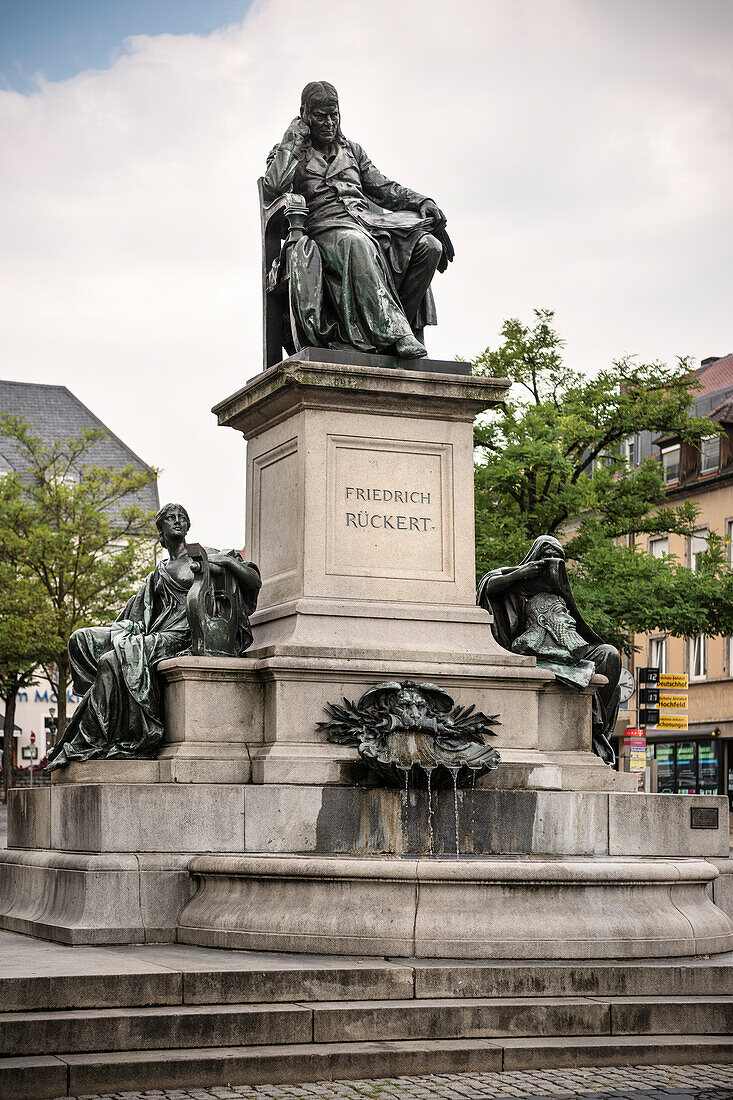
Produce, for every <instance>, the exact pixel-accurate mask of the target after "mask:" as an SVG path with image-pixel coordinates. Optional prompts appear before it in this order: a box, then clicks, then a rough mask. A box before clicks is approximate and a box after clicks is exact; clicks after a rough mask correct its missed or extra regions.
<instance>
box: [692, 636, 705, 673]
mask: <svg viewBox="0 0 733 1100" xmlns="http://www.w3.org/2000/svg"><path fill="white" fill-rule="evenodd" d="M707 666H708V640H707V637H706V636H705V635H704V634H698V635H696V637H694V638H691V639H690V679H691V680H704V679H705V677H706V675H707V670H708V668H707Z"/></svg>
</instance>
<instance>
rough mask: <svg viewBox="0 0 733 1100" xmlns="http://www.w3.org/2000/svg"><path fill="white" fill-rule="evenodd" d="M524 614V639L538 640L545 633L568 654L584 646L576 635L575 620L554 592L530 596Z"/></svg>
mask: <svg viewBox="0 0 733 1100" xmlns="http://www.w3.org/2000/svg"><path fill="white" fill-rule="evenodd" d="M524 613H525V619H526V625H525V632H524V635H523V637H524V638H526V639H527V638H528V636H530V637H531V636H536V637H537V638H538V640H539V638H540V637H541V636H542V632H543V631H547V633H548V634H550V635H552V637H553V638H554V640H555V642H556V643H557V644H558V645H559V646H560V647H561V648H562V649H565V650H567V651H568V653H574V652H575V650H577V649H579V648H580V647H581V646H584V645H585V644H586V642H585V639H584V638H583V637H582V636H581V635H580V634H579V633H578V630H577V627H576V623H575V619H574V618H573V616H572V615H571V614H570V612H569V611H568V606H567V604H566V603H565V600H564V599H563V598H562V597H561V596H557V595H555V593H554V592H540V593H539V594H538V595H537V596H531V597H530V598H529V599H528V600H527V604H526V607H525V610H524Z"/></svg>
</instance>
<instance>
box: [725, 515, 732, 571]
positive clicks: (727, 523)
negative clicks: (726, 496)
mask: <svg viewBox="0 0 733 1100" xmlns="http://www.w3.org/2000/svg"><path fill="white" fill-rule="evenodd" d="M725 542H726V556H727V558H728V568H729V569H733V519H727V520H726V521H725Z"/></svg>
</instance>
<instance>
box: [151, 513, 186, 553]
mask: <svg viewBox="0 0 733 1100" xmlns="http://www.w3.org/2000/svg"><path fill="white" fill-rule="evenodd" d="M155 526H156V527H157V528H158V535H159V536H160V545H161V546H166V545H167V543H166V539H168V538H174V539H175V538H180V537H181V536H183V538H184V539H185V537H186V535H187V534H188V531H189V528H190V527H191V520H190V519H189V517H188V512H187V511H186V509H185V508H184V507H183V505H182V504H164V505H163V507H162V508H161V509H160V511H159V512H158V513H157V514H156V516H155Z"/></svg>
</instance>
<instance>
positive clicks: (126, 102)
mask: <svg viewBox="0 0 733 1100" xmlns="http://www.w3.org/2000/svg"><path fill="white" fill-rule="evenodd" d="M51 9H52V10H53V12H54V19H53V20H52V21H51V22H50V23H49V21H48V19H47V18H46V14H47V13H48V12H49V11H50V10H51ZM123 15H124V16H125V18H122V16H123ZM232 20H233V21H232ZM212 27H214V28H215V29H213V30H212ZM4 30H5V31H8V32H12V33H8V34H5V35H4V34H3V31H4ZM133 31H134V32H139V31H145V32H146V33H145V34H140V33H136V34H135V35H134V36H133V37H127V38H125V37H124V36H125V35H127V34H130V33H132V32H133ZM0 39H2V40H3V41H4V42H5V46H4V47H3V50H2V52H0V70H1V71H2V74H3V76H2V79H0V86H1V87H3V88H4V90H0V163H2V165H3V167H2V172H1V173H0V240H2V248H1V250H0V354H1V356H2V358H1V360H0V363H1V365H0V376H2V377H4V378H7V379H22V380H27V381H33V382H45V383H53V384H63V385H66V386H68V387H69V389H71V390H72V391H73V392H74V393H75V394H76V395H77V396H78V397H79V398H81V400H82V401H84V402H85V403H86V404H87V405H89V407H90V408H91V409H92V410H93V411H94V412H95V413H96V414H97V415H98V416H99V417H101V419H102V420H104V421H105V422H106V423H107V424H108V425H109V427H110V428H112V430H113V431H115V432H116V433H117V434H118V435H119V436H121V437H122V439H124V440H125V442H127V443H128V444H129V445H130V446H131V447H132V448H133V449H134V450H135V451H137V453H138V454H140V455H141V457H143V458H144V459H145V460H146V461H147V462H150V463H152V464H154V465H157V466H159V467H161V468H162V471H163V472H162V475H161V479H160V494H161V498H162V500H169V499H173V500H180V501H182V502H183V503H184V504H185V505H186V506H187V507H188V509H189V511H190V513H191V516H192V520H193V531H192V535H193V536H195V537H196V538H199V539H201V540H202V541H205V542H207V543H208V544H210V545H218V546H222V547H229V546H232V545H234V546H241V544H242V541H243V538H244V446H243V443H242V441H241V437H239V436H237V435H236V434H235V433H234V432H233V431H231V430H230V429H224V428H217V427H216V422H215V420H214V417H213V416H212V415H211V413H210V411H209V410H210V408H211V406H212V405H213V404H214V403H215V402H216V401H218V400H220V399H221V398H223V397H225V396H227V395H228V394H230V393H232V392H234V391H235V390H236V389H238V388H239V387H240V386H242V385H243V384H244V382H245V381H246V380H247V379H248V378H251V377H252V375H253V374H255V373H256V372H257V371H258V370H259V369H260V367H261V291H260V236H259V215H258V210H257V197H256V194H257V193H256V180H257V177H258V176H259V175H260V174H261V173H262V170H263V166H264V160H265V157H266V154H267V151H268V150H269V149H270V148H271V146H272V145H273V144H274V143H275V142H276V141H278V140H279V139H280V137H281V136H282V133H283V131H284V129H285V127H286V125H287V124H288V122H289V121H290V120H291V119H292V117H293V116H294V115H295V114H296V113H297V109H298V106H299V101H300V91H301V88H302V86H303V85H304V84H305V83H307V82H308V81H310V80H315V79H325V80H330V81H331V82H332V83H334V84H335V85H336V87H337V88H338V89H339V92H340V98H341V111H342V126H343V129H344V132H345V133H346V134H347V135H348V136H349V137H352V138H354V139H355V140H357V141H359V142H360V143H361V144H362V145H363V146H364V147H365V149H366V150H367V152H368V153H369V155H370V156H371V158H372V159H373V160H374V162H375V163H376V164H377V165H378V167H380V168H381V169H382V170H383V171H384V172H385V173H387V174H388V175H390V176H392V178H394V179H397V180H399V181H400V182H401V183H404V184H407V185H408V186H411V187H413V188H414V189H416V190H418V191H421V192H423V193H424V194H428V195H431V196H433V197H434V198H435V199H436V201H437V202H438V204H439V205H440V206H441V207H442V208H443V209H444V211H445V212H446V214H447V217H448V221H449V231H450V233H451V236H452V237H453V240H454V243H455V246H456V260H455V263H454V264H453V265H452V266H451V267H450V269H449V270H448V272H447V273H446V274H445V275H443V276H436V283H435V296H436V302H437V306H438V316H439V322H440V323H439V326H438V328H437V329H434V330H428V331H429V335H428V344H429V349H430V353H431V354H432V355H434V356H435V357H438V358H450V357H452V356H454V355H456V354H460V355H463V356H472V355H475V354H477V353H479V352H480V351H481V350H483V348H485V347H486V346H487V345H492V344H495V343H496V341H497V337H498V332H499V328H500V326H501V323H502V320H503V319H504V318H506V317H510V316H520V317H523V318H526V319H528V320H529V319H531V311H532V309H533V308H534V307H539V306H541V307H547V308H550V309H554V310H555V311H556V320H557V325H558V327H559V329H560V330H561V332H562V333H563V334H564V336H565V337H566V339H567V341H568V348H567V354H568V358H569V359H570V360H571V362H572V363H573V365H575V366H577V367H580V368H582V369H586V370H588V371H593V370H596V369H598V368H599V367H600V366H602V365H604V364H605V363H608V362H609V361H610V360H611V359H613V358H617V357H619V356H621V355H624V354H627V353H636V354H638V355H639V356H640V357H642V358H645V359H664V360H668V361H669V360H673V359H674V358H675V357H676V356H677V355H688V354H689V355H693V356H696V357H698V358H701V357H705V356H708V355H723V354H726V353H728V352H730V351H732V350H733V307H732V305H731V303H732V302H733V277H732V276H733V255H732V253H733V182H732V181H733V124H732V121H731V120H732V119H733V65H731V61H730V59H731V54H732V51H733V3H731V0H695V2H692V0H451V2H450V3H446V2H445V0H417V2H414V3H413V2H409V0H369V2H368V3H364V2H359V3H357V2H354V0H308V2H305V0H300V2H298V0H255V3H254V4H252V5H251V6H249V5H248V4H247V3H246V2H244V0H147V2H146V3H144V4H143V3H142V2H141V0H130V2H128V3H125V2H124V0H95V3H91V2H87V0H53V4H52V5H50V6H49V4H48V2H47V0H3V5H2V9H1V10H0Z"/></svg>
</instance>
